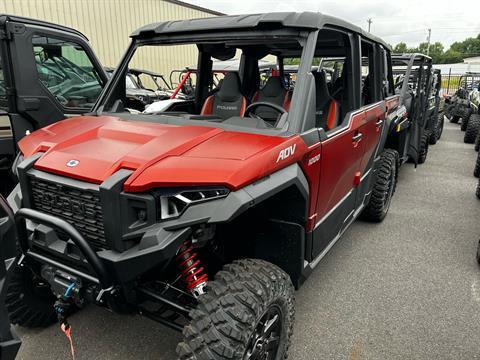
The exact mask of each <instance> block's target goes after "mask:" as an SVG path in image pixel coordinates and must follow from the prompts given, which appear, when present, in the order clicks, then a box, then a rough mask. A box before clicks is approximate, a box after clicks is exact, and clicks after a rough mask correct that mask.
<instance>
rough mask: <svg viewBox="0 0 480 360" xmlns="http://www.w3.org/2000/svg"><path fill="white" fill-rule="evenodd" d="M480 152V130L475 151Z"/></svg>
mask: <svg viewBox="0 0 480 360" xmlns="http://www.w3.org/2000/svg"><path fill="white" fill-rule="evenodd" d="M478 150H480V130H479V131H478V132H477V138H476V139H475V151H478Z"/></svg>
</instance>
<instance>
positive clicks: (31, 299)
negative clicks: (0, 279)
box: [5, 264, 57, 327]
mask: <svg viewBox="0 0 480 360" xmlns="http://www.w3.org/2000/svg"><path fill="white" fill-rule="evenodd" d="M32 268H34V266H33V265H32ZM32 268H31V267H30V265H28V264H22V265H19V266H16V268H15V269H14V270H13V272H12V277H11V279H10V282H9V284H8V289H7V298H6V301H5V303H6V306H7V311H8V314H9V316H10V321H11V322H12V324H16V325H20V326H25V327H47V326H49V325H51V324H53V323H55V322H56V321H57V316H56V314H55V310H54V308H53V305H54V303H55V296H54V294H53V292H52V290H51V289H50V285H49V284H48V282H47V281H45V280H43V279H42V278H41V277H39V276H37V275H36V272H34V271H32Z"/></svg>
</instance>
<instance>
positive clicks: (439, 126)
mask: <svg viewBox="0 0 480 360" xmlns="http://www.w3.org/2000/svg"><path fill="white" fill-rule="evenodd" d="M444 124H445V117H444V115H443V113H441V114H438V119H437V126H436V127H435V135H436V136H437V141H438V140H440V138H441V137H442V134H443V125H444Z"/></svg>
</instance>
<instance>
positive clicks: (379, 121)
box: [375, 119, 383, 128]
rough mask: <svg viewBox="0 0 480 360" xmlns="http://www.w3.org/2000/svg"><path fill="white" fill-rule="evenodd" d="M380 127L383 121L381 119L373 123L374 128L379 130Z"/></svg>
mask: <svg viewBox="0 0 480 360" xmlns="http://www.w3.org/2000/svg"><path fill="white" fill-rule="evenodd" d="M382 125H383V120H382V119H380V120H378V121H377V122H376V123H375V126H376V127H377V128H379V127H380V126H382Z"/></svg>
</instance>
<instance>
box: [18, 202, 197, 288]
mask: <svg viewBox="0 0 480 360" xmlns="http://www.w3.org/2000/svg"><path fill="white" fill-rule="evenodd" d="M25 220H29V221H32V222H33V223H34V231H33V232H29V231H28V230H27V225H26V221H25ZM15 222H16V227H17V233H18V240H19V244H20V246H21V250H22V253H23V255H25V256H27V257H31V258H33V259H35V260H37V261H39V262H41V263H45V264H49V265H51V266H53V267H55V268H59V269H61V270H63V271H66V272H69V273H71V274H73V275H76V276H79V277H81V278H83V279H85V280H87V281H90V282H94V283H97V284H100V285H101V287H102V289H107V288H110V287H111V286H112V285H113V284H123V283H127V282H130V281H132V280H134V279H136V278H137V277H138V276H140V275H142V274H143V273H145V272H147V271H148V270H151V269H153V268H155V267H158V266H161V265H162V264H166V263H168V261H169V260H170V259H172V258H173V257H174V256H175V253H176V251H177V249H178V247H179V246H180V244H181V243H182V242H183V241H185V240H187V238H188V237H189V236H190V233H191V231H190V229H189V228H184V229H182V230H177V231H165V230H157V231H152V232H150V233H149V232H148V231H147V233H146V234H145V236H146V237H147V238H149V239H150V243H151V244H153V245H152V246H148V247H145V248H141V247H142V244H144V242H142V243H140V244H138V245H135V246H134V247H132V248H130V249H129V250H127V251H124V252H117V251H113V250H103V251H98V252H95V251H94V250H93V249H92V247H91V246H90V244H89V243H88V241H86V240H85V238H84V237H83V236H82V235H81V234H80V233H79V232H78V231H77V230H76V229H75V228H74V227H73V226H72V225H70V224H69V223H68V222H66V221H65V220H62V219H60V218H58V217H55V216H52V215H48V214H44V213H42V212H39V211H36V210H32V209H27V208H22V209H19V210H18V211H17V212H16V213H15ZM57 230H60V231H62V232H63V233H66V234H68V237H69V239H68V241H65V240H63V239H60V238H59V237H58V236H57V233H56V231H57Z"/></svg>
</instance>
